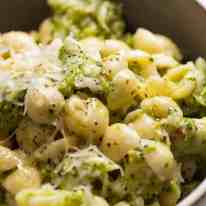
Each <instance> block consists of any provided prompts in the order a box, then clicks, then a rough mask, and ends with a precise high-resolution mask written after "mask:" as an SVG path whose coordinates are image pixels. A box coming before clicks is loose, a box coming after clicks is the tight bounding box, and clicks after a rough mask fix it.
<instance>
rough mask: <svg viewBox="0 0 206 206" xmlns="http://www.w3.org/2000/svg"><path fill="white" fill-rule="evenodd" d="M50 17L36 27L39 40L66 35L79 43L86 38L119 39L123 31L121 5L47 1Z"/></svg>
mask: <svg viewBox="0 0 206 206" xmlns="http://www.w3.org/2000/svg"><path fill="white" fill-rule="evenodd" d="M48 3H49V6H50V7H51V8H52V10H53V13H54V14H53V16H52V17H50V18H49V19H48V20H46V21H45V22H44V23H43V24H42V26H41V27H40V35H39V36H40V40H41V41H43V42H45V41H46V42H47V41H49V40H51V39H54V37H61V38H65V37H66V36H68V35H69V34H73V35H74V37H76V38H78V39H82V38H85V37H89V36H99V37H103V38H112V37H113V38H120V37H122V36H123V32H124V30H125V23H124V21H123V15H122V8H121V4H120V2H118V1H108V0H69V1H68V0H67V1H65V0H48Z"/></svg>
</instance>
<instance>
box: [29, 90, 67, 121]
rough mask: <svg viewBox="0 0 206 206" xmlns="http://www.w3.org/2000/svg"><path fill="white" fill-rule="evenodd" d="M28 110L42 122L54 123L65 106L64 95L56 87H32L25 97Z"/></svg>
mask: <svg viewBox="0 0 206 206" xmlns="http://www.w3.org/2000/svg"><path fill="white" fill-rule="evenodd" d="M25 104H26V105H25V107H26V112H27V113H28V115H29V117H30V118H31V119H32V120H33V121H35V122H37V123H40V124H49V123H53V122H54V121H55V119H56V118H57V117H58V115H59V113H60V112H61V110H62V108H63V106H64V97H63V96H62V94H61V93H60V92H59V91H58V90H57V89H55V88H52V87H48V88H46V87H38V88H30V89H29V90H28V91H27V94H26V97H25Z"/></svg>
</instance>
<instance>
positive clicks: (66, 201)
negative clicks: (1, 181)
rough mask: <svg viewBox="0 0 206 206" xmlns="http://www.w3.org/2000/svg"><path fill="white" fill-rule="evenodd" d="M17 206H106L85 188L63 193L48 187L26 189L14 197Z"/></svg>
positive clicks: (63, 191)
mask: <svg viewBox="0 0 206 206" xmlns="http://www.w3.org/2000/svg"><path fill="white" fill-rule="evenodd" d="M97 198H98V201H97ZM16 202H17V204H18V206H40V205H42V206H44V205H45V206H68V205H70V206H72V205H73V206H93V205H94V206H95V204H94V203H96V202H98V203H100V204H99V205H100V206H107V203H106V202H105V201H104V200H103V199H101V198H99V197H96V196H94V195H93V194H91V193H90V191H89V190H88V189H87V188H84V187H82V188H78V189H76V190H71V191H65V190H55V189H54V188H53V187H52V186H50V185H45V186H43V187H42V188H40V189H27V190H24V191H21V192H19V193H18V194H17V195H16Z"/></svg>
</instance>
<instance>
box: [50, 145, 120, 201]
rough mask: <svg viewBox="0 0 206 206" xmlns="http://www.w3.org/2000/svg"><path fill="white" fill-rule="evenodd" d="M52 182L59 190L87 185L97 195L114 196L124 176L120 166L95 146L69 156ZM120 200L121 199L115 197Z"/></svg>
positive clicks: (56, 170) (57, 170) (57, 169)
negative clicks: (116, 185)
mask: <svg viewBox="0 0 206 206" xmlns="http://www.w3.org/2000/svg"><path fill="white" fill-rule="evenodd" d="M54 173H55V177H54V178H53V180H52V182H53V183H54V184H55V185H57V186H58V188H61V189H64V190H71V189H72V188H76V187H79V186H81V185H85V186H87V187H89V188H91V190H92V192H93V193H94V194H96V195H101V196H103V197H105V198H107V197H108V196H109V195H114V196H115V192H114V191H113V189H114V187H115V186H114V185H115V184H117V182H118V181H119V179H120V178H121V176H122V169H121V167H120V166H119V165H117V164H116V163H114V162H113V161H111V160H110V159H108V158H107V157H105V156H104V155H103V154H102V153H101V152H100V151H99V150H98V149H97V147H95V146H90V147H89V148H86V149H83V150H81V151H78V152H76V153H73V154H68V155H67V156H66V157H65V158H64V160H63V161H62V162H61V163H60V164H59V165H58V166H57V168H56V169H55V172H54ZM118 183H119V182H118ZM113 198H114V199H115V198H120V196H119V197H113Z"/></svg>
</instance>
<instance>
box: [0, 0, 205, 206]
mask: <svg viewBox="0 0 206 206" xmlns="http://www.w3.org/2000/svg"><path fill="white" fill-rule="evenodd" d="M124 1H126V3H127V4H125V5H126V7H129V9H130V11H131V15H130V16H127V17H128V18H127V20H128V21H129V28H130V29H131V30H134V28H135V29H136V27H137V25H136V22H135V23H134V22H133V21H132V20H133V19H134V17H132V15H135V14H134V12H135V13H137V12H138V10H139V9H138V8H139V7H138V8H137V1H136V0H124ZM173 1H174V2H175V0H173ZM173 1H172V2H173ZM188 1H189V0H188ZM192 1H193V0H192ZM144 2H145V3H148V2H149V0H148V1H144ZM164 2H165V1H164ZM166 2H167V3H168V1H166ZM166 2H165V3H166ZM179 2H183V1H179ZM150 3H151V5H156V4H154V2H153V3H152V2H151V0H150ZM143 7H144V4H143ZM140 8H142V7H140ZM151 9H152V12H151V13H150V14H148V15H150V16H147V17H148V20H147V21H146V22H145V21H144V22H145V24H143V25H142V22H143V21H142V20H141V19H139V21H137V23H138V24H139V25H141V26H145V27H147V28H150V29H153V30H154V31H156V32H160V33H163V34H165V33H166V34H167V33H168V30H167V31H166V30H165V28H164V27H163V25H164V24H168V22H169V23H170V24H171V28H170V27H169V29H172V28H173V27H174V24H178V23H180V24H182V22H181V21H178V16H176V17H175V19H173V20H171V19H168V17H165V14H162V15H164V18H166V19H165V22H162V21H160V22H159V24H157V22H156V23H155V22H153V21H151V19H153V18H152V16H151V15H155V7H153V8H151ZM200 10H201V12H200ZM139 11H140V12H142V11H143V9H141V10H139ZM198 11H199V12H200V13H201V15H202V8H201V9H200V8H197V12H198ZM175 12H176V13H177V12H178V11H175ZM179 12H180V13H182V11H179ZM183 13H184V12H183ZM186 13H187V12H186ZM49 14H50V10H49V8H48V6H47V3H46V0H29V1H28V0H4V1H1V6H0V32H7V31H11V30H24V31H30V30H32V29H36V28H37V27H38V25H39V23H40V22H41V21H42V20H43V19H45V18H46V17H48V16H49ZM143 14H144V18H145V13H144V12H143V13H142V15H143ZM158 15H161V14H158ZM193 15H194V14H193ZM183 16H185V15H183ZM155 18H157V17H155ZM158 18H160V19H161V17H160V16H158ZM167 21H168V22H167ZM204 24H205V22H204ZM154 26H155V27H154ZM204 26H206V24H205V25H204ZM181 27H183V26H182V25H181ZM181 27H179V28H181ZM181 31H182V32H183V33H182V34H185V30H184V27H183V28H182V29H180V30H179V31H178V34H179V33H181ZM193 33H194V35H188V36H187V37H186V36H185V38H186V40H187V41H189V42H190V45H189V48H191V47H192V46H193V47H194V50H193V49H192V50H191V51H192V52H193V53H192V56H197V55H198V54H200V53H202V50H203V47H204V49H206V41H205V43H203V44H200V45H199V44H198V48H197V45H196V43H195V38H196V39H197V36H196V34H195V30H194V29H193ZM194 36H196V37H194ZM200 37H202V36H200ZM174 38H175V39H176V40H177V42H180V45H182V46H183V47H184V44H185V50H188V44H187V43H185V38H184V35H183V36H182V35H180V34H179V36H178V35H177V34H175V33H174ZM188 38H189V39H188ZM198 38H199V34H198ZM203 41H204V40H202V39H201V42H203ZM182 42H183V44H182ZM198 50H199V51H198ZM205 54H206V53H205ZM205 192H206V180H205V181H204V182H203V183H202V184H201V185H200V186H199V187H198V188H197V189H196V190H195V191H193V193H192V194H191V195H189V196H188V197H187V198H186V199H184V200H183V201H182V202H181V203H179V205H178V206H190V205H192V204H194V203H195V202H196V201H197V200H198V199H200V198H201V196H202V195H203V194H204V193H205Z"/></svg>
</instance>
